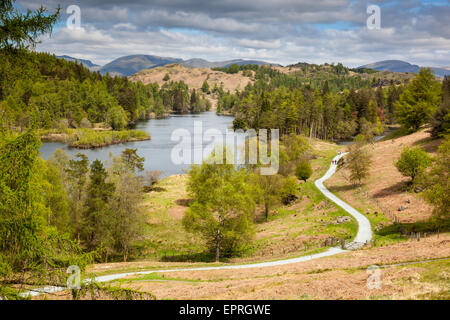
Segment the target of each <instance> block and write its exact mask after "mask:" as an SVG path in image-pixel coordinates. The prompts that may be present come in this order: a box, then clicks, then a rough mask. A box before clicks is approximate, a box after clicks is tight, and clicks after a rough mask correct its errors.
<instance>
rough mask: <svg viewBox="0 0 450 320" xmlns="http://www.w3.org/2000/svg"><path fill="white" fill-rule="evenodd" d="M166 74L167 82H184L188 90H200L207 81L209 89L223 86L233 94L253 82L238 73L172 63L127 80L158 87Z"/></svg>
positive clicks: (145, 71)
mask: <svg viewBox="0 0 450 320" xmlns="http://www.w3.org/2000/svg"><path fill="white" fill-rule="evenodd" d="M166 74H168V75H169V77H170V79H169V80H168V81H184V82H185V83H186V84H187V85H188V86H189V87H190V88H193V89H200V88H201V87H202V84H203V82H204V81H205V80H207V81H208V84H209V86H210V88H213V87H214V86H215V85H216V84H217V86H220V85H221V84H222V85H223V88H224V90H225V91H230V92H233V91H234V90H235V89H239V90H242V89H244V88H245V86H246V85H247V84H248V83H250V82H251V83H253V80H252V79H250V78H249V77H246V76H244V75H243V74H242V72H239V73H237V74H228V73H224V72H220V71H213V70H211V69H209V68H188V67H185V66H182V65H181V64H178V63H174V64H170V65H166V66H163V67H157V68H154V69H147V70H142V71H140V72H138V73H136V74H134V75H132V76H130V77H129V79H130V80H131V81H133V82H137V81H141V82H143V83H144V84H148V83H153V82H157V83H158V84H159V85H162V84H164V83H166V82H167V81H164V80H163V78H164V76H165V75H166Z"/></svg>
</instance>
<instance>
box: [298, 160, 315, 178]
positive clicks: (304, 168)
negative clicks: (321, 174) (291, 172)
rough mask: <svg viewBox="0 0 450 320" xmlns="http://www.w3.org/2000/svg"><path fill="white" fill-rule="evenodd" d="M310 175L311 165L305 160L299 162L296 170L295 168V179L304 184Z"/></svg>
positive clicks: (311, 171)
mask: <svg viewBox="0 0 450 320" xmlns="http://www.w3.org/2000/svg"><path fill="white" fill-rule="evenodd" d="M312 173H313V170H312V168H311V164H310V163H309V161H307V160H304V161H302V162H300V163H299V164H298V165H297V168H295V175H296V176H297V178H298V179H299V180H303V181H305V182H306V180H308V179H309V177H311V175H312Z"/></svg>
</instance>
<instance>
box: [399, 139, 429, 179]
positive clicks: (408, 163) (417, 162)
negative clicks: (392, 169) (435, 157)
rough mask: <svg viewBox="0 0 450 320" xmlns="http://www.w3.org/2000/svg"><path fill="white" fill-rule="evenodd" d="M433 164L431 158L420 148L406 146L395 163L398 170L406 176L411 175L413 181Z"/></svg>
mask: <svg viewBox="0 0 450 320" xmlns="http://www.w3.org/2000/svg"><path fill="white" fill-rule="evenodd" d="M430 164H431V158H430V156H429V155H428V153H426V152H425V151H423V150H422V149H420V148H409V147H406V148H404V149H403V150H402V154H401V155H400V158H399V160H398V161H397V162H396V163H395V166H396V167H397V169H398V171H400V173H401V174H402V175H404V176H405V177H411V181H412V182H414V179H415V178H416V177H417V175H419V174H420V173H422V172H424V171H425V169H426V168H427V167H428V166H429V165H430Z"/></svg>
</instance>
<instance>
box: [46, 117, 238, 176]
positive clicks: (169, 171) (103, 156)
mask: <svg viewBox="0 0 450 320" xmlns="http://www.w3.org/2000/svg"><path fill="white" fill-rule="evenodd" d="M196 121H201V124H202V128H203V133H205V131H206V130H208V129H213V128H214V129H219V130H220V131H221V132H222V133H223V134H225V133H226V132H227V129H228V130H231V128H232V122H233V117H228V116H218V115H216V113H215V111H209V112H203V113H201V114H196V115H173V116H171V117H169V118H166V119H151V120H148V121H142V122H139V123H138V124H137V125H136V129H138V130H144V131H146V132H148V133H150V135H151V140H148V141H137V142H127V143H122V144H115V145H111V146H107V147H103V148H97V149H87V150H84V149H76V148H69V147H68V146H67V145H66V144H63V143H58V142H46V143H43V145H42V147H41V149H40V151H41V155H42V158H44V159H48V158H49V157H50V156H51V155H52V154H53V153H54V152H55V150H56V149H64V150H65V151H66V152H67V153H68V154H69V155H70V156H71V157H74V156H75V155H76V154H77V153H84V154H85V155H86V156H87V157H88V158H89V160H90V161H93V160H95V159H99V160H101V161H102V162H103V163H104V164H106V165H107V162H108V161H109V159H110V153H112V154H113V155H114V156H118V155H120V153H121V152H122V151H123V150H125V149H126V148H132V149H137V153H138V155H139V156H141V157H144V158H145V163H144V168H145V170H146V171H147V170H159V171H162V172H163V174H162V177H167V176H169V175H173V174H180V173H184V170H186V169H188V168H189V165H187V164H180V165H177V164H174V163H173V161H172V159H171V153H172V149H173V148H174V147H175V146H176V145H178V144H179V142H180V141H172V140H171V136H172V133H173V132H174V131H175V130H176V129H186V130H188V131H189V132H190V134H191V137H192V138H191V140H192V145H193V141H194V139H195V137H194V123H195V122H196ZM197 124H198V123H197ZM210 145H211V142H209V141H202V148H203V149H206V150H208V146H210ZM209 149H211V148H209ZM206 153H208V151H206ZM192 154H194V151H192Z"/></svg>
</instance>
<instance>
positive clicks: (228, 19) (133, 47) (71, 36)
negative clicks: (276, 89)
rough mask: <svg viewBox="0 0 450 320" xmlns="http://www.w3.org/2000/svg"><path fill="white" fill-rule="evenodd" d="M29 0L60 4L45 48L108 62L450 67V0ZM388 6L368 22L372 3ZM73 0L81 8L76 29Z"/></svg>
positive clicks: (28, 0)
mask: <svg viewBox="0 0 450 320" xmlns="http://www.w3.org/2000/svg"><path fill="white" fill-rule="evenodd" d="M17 3H18V5H19V6H20V7H21V8H23V9H35V8H36V7H38V6H39V5H40V4H42V5H44V6H45V7H47V8H49V9H50V10H52V9H54V8H55V7H56V6H57V5H58V4H60V5H61V7H62V9H63V10H62V16H61V21H60V23H59V25H58V27H57V28H55V31H54V33H53V35H52V37H51V38H49V39H42V40H43V42H42V44H40V45H39V46H38V48H37V49H38V50H40V51H48V52H52V53H55V54H67V55H71V56H74V57H77V58H84V59H89V60H92V61H93V62H95V63H98V64H104V63H107V62H109V61H111V60H113V59H115V58H117V57H120V56H123V55H129V54H154V55H159V56H171V57H177V58H183V59H189V58H203V59H207V60H215V61H217V60H228V59H236V58H243V59H260V60H266V61H269V62H274V63H280V64H283V65H287V64H291V63H296V62H299V61H305V62H310V63H325V62H328V63H332V62H335V63H337V62H342V63H344V64H345V65H347V66H350V67H354V66H359V65H363V64H367V63H371V62H374V61H380V60H388V59H398V60H405V61H408V62H411V63H415V64H419V65H424V66H425V65H426V66H447V67H450V61H449V56H450V3H449V1H448V0H421V1H419V0H403V1H389V0H378V1H355V0H258V1H253V0H252V1H249V0H227V1H224V0H220V1H216V0H130V1H127V2H125V1H119V0H105V1H101V0H91V1H88V0H78V1H74V0H47V1H44V0H42V1H41V2H39V0H38V1H36V0H18V1H17ZM371 4H375V5H379V6H380V8H381V29H380V30H369V29H368V28H367V25H366V20H367V18H368V17H369V15H368V14H367V12H366V9H367V6H368V5H371ZM69 5H78V6H79V7H80V9H81V29H79V30H70V29H68V28H67V25H66V20H67V18H68V17H69V15H68V14H67V13H66V9H67V7H68V6H69Z"/></svg>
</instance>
